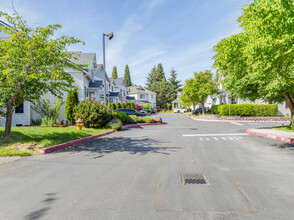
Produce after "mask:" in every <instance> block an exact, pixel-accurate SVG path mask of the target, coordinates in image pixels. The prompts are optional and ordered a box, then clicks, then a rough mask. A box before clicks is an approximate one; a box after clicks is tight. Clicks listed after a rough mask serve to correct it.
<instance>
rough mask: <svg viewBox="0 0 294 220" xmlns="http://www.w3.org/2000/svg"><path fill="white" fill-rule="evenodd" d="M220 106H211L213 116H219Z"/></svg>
mask: <svg viewBox="0 0 294 220" xmlns="http://www.w3.org/2000/svg"><path fill="white" fill-rule="evenodd" d="M219 106H220V105H213V106H211V112H212V113H213V114H216V115H218V114H219V110H218V108H219Z"/></svg>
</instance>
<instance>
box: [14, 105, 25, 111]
mask: <svg viewBox="0 0 294 220" xmlns="http://www.w3.org/2000/svg"><path fill="white" fill-rule="evenodd" d="M15 113H24V109H23V103H21V104H20V105H19V106H17V107H15Z"/></svg>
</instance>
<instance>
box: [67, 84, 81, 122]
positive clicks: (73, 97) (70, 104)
mask: <svg viewBox="0 0 294 220" xmlns="http://www.w3.org/2000/svg"><path fill="white" fill-rule="evenodd" d="M78 104H79V95H78V92H77V89H76V88H75V89H71V90H69V91H68V94H67V98H66V104H65V117H66V119H67V120H69V121H70V122H71V124H72V125H74V122H75V115H74V108H75V106H76V105H78Z"/></svg>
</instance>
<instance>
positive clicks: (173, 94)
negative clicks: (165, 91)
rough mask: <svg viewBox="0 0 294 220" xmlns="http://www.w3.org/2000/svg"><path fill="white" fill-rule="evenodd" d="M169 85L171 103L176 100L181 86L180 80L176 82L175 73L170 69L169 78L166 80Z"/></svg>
mask: <svg viewBox="0 0 294 220" xmlns="http://www.w3.org/2000/svg"><path fill="white" fill-rule="evenodd" d="M168 81H169V85H170V90H171V93H170V101H171V102H172V101H173V100H175V99H176V98H177V92H178V91H179V89H180V87H181V84H180V82H181V81H180V80H177V72H176V71H175V70H174V68H172V70H171V71H170V78H169V79H168Z"/></svg>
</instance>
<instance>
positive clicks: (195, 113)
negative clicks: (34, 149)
mask: <svg viewBox="0 0 294 220" xmlns="http://www.w3.org/2000/svg"><path fill="white" fill-rule="evenodd" d="M204 112H205V113H206V114H207V113H210V112H211V110H210V108H208V107H204ZM192 114H193V115H199V114H202V108H197V109H196V110H193V111H192Z"/></svg>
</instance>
